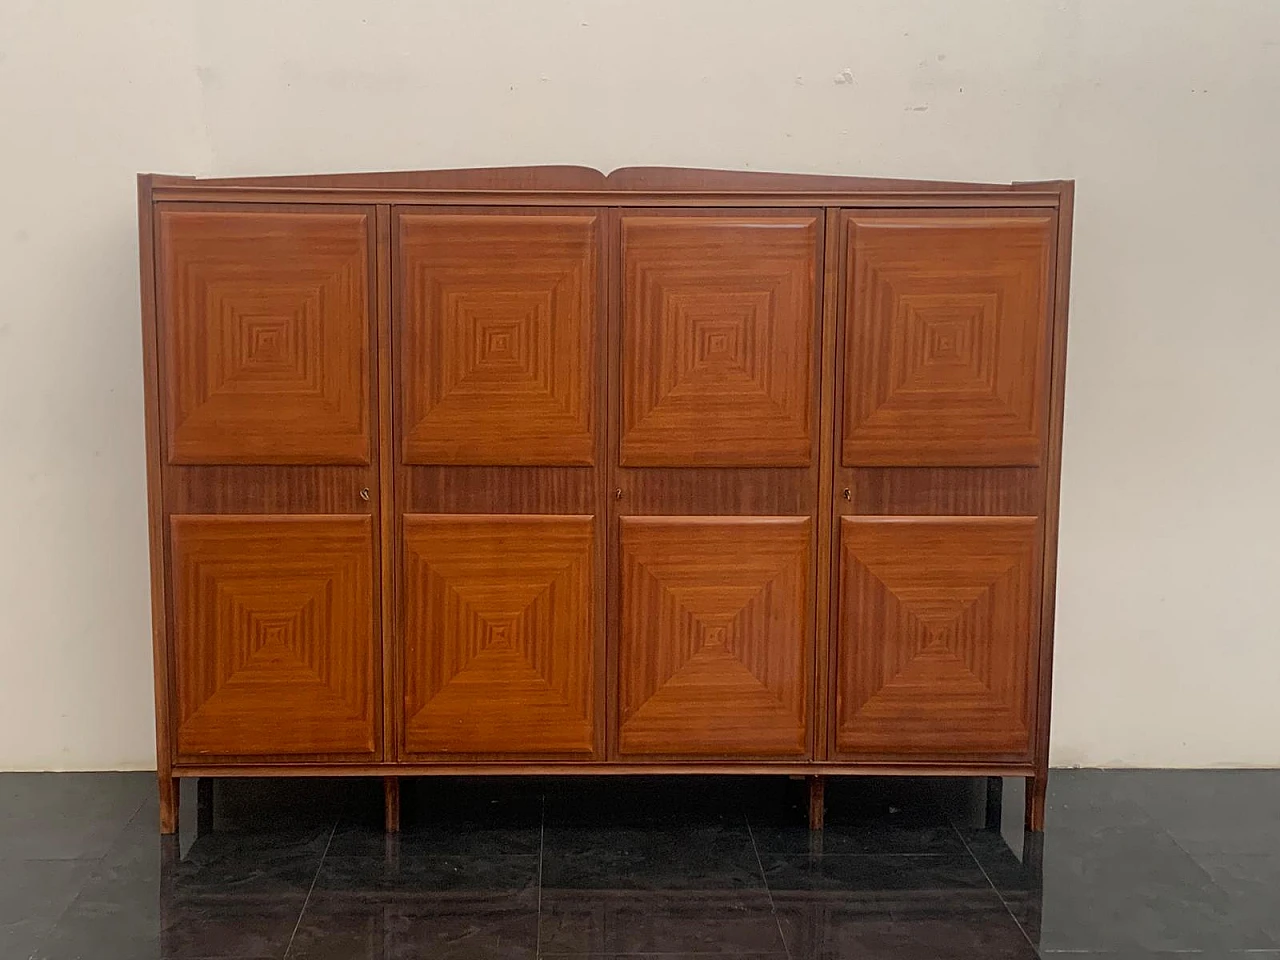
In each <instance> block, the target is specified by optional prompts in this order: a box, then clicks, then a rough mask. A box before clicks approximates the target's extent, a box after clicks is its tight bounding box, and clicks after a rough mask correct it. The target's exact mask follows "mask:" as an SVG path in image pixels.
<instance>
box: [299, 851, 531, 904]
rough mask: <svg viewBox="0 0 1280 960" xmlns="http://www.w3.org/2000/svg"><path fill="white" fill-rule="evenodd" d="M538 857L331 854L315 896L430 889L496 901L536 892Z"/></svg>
mask: <svg viewBox="0 0 1280 960" xmlns="http://www.w3.org/2000/svg"><path fill="white" fill-rule="evenodd" d="M537 884H538V857H536V856H519V857H414V856H394V855H391V856H386V857H326V858H325V861H324V865H323V866H322V867H321V868H320V873H319V875H318V876H317V877H316V883H315V888H314V890H313V893H312V897H313V899H317V898H321V897H330V898H332V897H333V895H336V894H344V895H351V896H360V895H364V894H393V893H405V894H408V895H410V896H417V895H420V894H422V893H424V892H432V893H448V892H451V891H452V892H457V893H465V894H467V895H468V896H469V897H472V898H476V897H479V896H487V897H489V898H491V899H492V900H493V901H494V902H500V901H501V900H502V899H504V898H507V897H511V896H514V895H515V894H518V893H521V892H523V891H527V890H536V888H537Z"/></svg>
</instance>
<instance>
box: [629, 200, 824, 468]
mask: <svg viewBox="0 0 1280 960" xmlns="http://www.w3.org/2000/svg"><path fill="white" fill-rule="evenodd" d="M820 223H821V218H820V216H819V215H818V214H816V213H810V214H809V215H805V216H794V215H793V216H777V215H774V216H765V215H759V216H748V215H745V214H743V213H732V214H717V213H706V214H703V215H699V216H683V217H677V216H662V215H654V214H642V213H628V214H626V215H624V216H623V217H622V219H621V230H622V269H623V278H622V282H623V294H622V334H621V378H622V379H621V391H622V428H621V429H622V434H621V463H622V464H623V465H624V466H688V467H709V466H766V467H767V466H807V465H809V463H810V462H811V461H812V459H813V429H812V425H811V410H812V398H811V390H812V386H813V384H814V382H815V380H816V377H815V374H814V370H813V366H812V355H813V348H814V343H815V340H816V338H817V333H816V315H817V309H816V297H817V289H818V283H817V269H818V268H817V263H818V257H819V250H820V232H821V231H820Z"/></svg>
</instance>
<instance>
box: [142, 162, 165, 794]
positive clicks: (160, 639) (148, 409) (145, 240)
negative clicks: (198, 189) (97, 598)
mask: <svg viewBox="0 0 1280 960" xmlns="http://www.w3.org/2000/svg"><path fill="white" fill-rule="evenodd" d="M138 261H139V265H140V268H141V290H140V293H141V300H142V376H143V397H144V415H145V422H146V444H147V527H148V538H149V546H150V556H151V639H152V669H153V670H154V673H155V698H156V702H155V709H156V770H157V772H158V773H159V775H160V777H161V778H162V779H163V778H164V777H166V776H168V774H169V770H170V768H171V766H172V764H173V748H172V743H171V740H170V735H169V641H168V629H167V622H166V616H165V611H166V607H167V604H166V601H165V575H164V570H165V549H164V545H165V530H164V491H163V488H162V486H161V478H162V476H163V469H162V468H163V461H162V459H161V457H162V454H161V450H160V431H161V425H160V386H159V384H160V374H159V369H158V362H159V361H158V348H157V329H156V283H155V281H156V276H155V218H154V211H153V210H152V204H151V177H150V176H147V175H141V176H139V177H138Z"/></svg>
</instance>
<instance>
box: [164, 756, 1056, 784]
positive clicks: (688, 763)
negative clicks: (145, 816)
mask: <svg viewBox="0 0 1280 960" xmlns="http://www.w3.org/2000/svg"><path fill="white" fill-rule="evenodd" d="M1033 773H1034V768H1033V767H1032V766H1031V765H1030V764H1028V763H1016V762H1015V763H1008V762H1005V763H1001V762H990V761H979V762H965V761H959V760H958V761H953V762H948V763H931V762H929V761H927V760H907V761H876V762H868V763H857V764H852V763H848V762H846V761H831V762H827V763H817V762H814V761H811V760H787V759H781V758H774V759H770V760H710V759H706V758H694V759H691V760H646V761H636V762H623V761H619V760H609V761H603V760H596V761H578V760H569V759H563V758H562V759H557V760H458V761H453V760H449V761H445V760H430V761H409V760H405V761H401V762H399V763H348V764H334V763H291V764H287V765H285V764H266V763H260V764H253V763H245V764H239V765H236V766H214V765H209V764H200V763H189V764H183V765H179V766H175V767H174V768H173V776H174V777H175V778H178V779H190V778H192V777H381V776H390V775H393V774H396V775H399V776H402V777H459V776H486V777H489V776H495V777H557V776H568V777H629V776H636V775H650V776H668V775H669V776H684V775H691V776H707V775H717V776H718V775H722V774H723V775H725V776H769V775H776V776H787V775H796V776H807V775H810V774H822V775H825V776H837V777H840V776H851V777H891V776H916V777H1025V776H1031V775H1032V774H1033Z"/></svg>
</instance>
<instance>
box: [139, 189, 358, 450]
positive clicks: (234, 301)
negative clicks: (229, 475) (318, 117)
mask: <svg viewBox="0 0 1280 960" xmlns="http://www.w3.org/2000/svg"><path fill="white" fill-rule="evenodd" d="M369 219H370V218H369V216H368V214H367V213H365V212H344V213H325V212H323V211H320V212H315V213H294V212H284V211H281V210H278V209H276V210H272V208H267V210H265V211H261V212H249V211H236V210H231V211H219V212H206V211H201V210H197V209H192V208H178V209H166V210H162V211H161V212H160V214H159V237H158V240H159V255H160V257H161V258H162V265H161V269H160V271H159V276H160V278H161V281H160V309H161V310H162V312H163V314H164V317H165V322H164V323H162V324H161V329H162V330H163V331H164V338H165V342H164V349H165V352H166V363H165V369H166V375H165V381H164V389H165V425H166V432H167V443H168V456H169V459H170V461H171V462H173V463H261V464H288V463H303V464H306V463H334V464H339V463H357V464H359V463H368V462H369V458H370V426H369V410H370V404H369V383H370V380H371V378H370V374H369V369H368V368H369V356H370V351H369V290H368V287H369V277H368V274H369Z"/></svg>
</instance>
